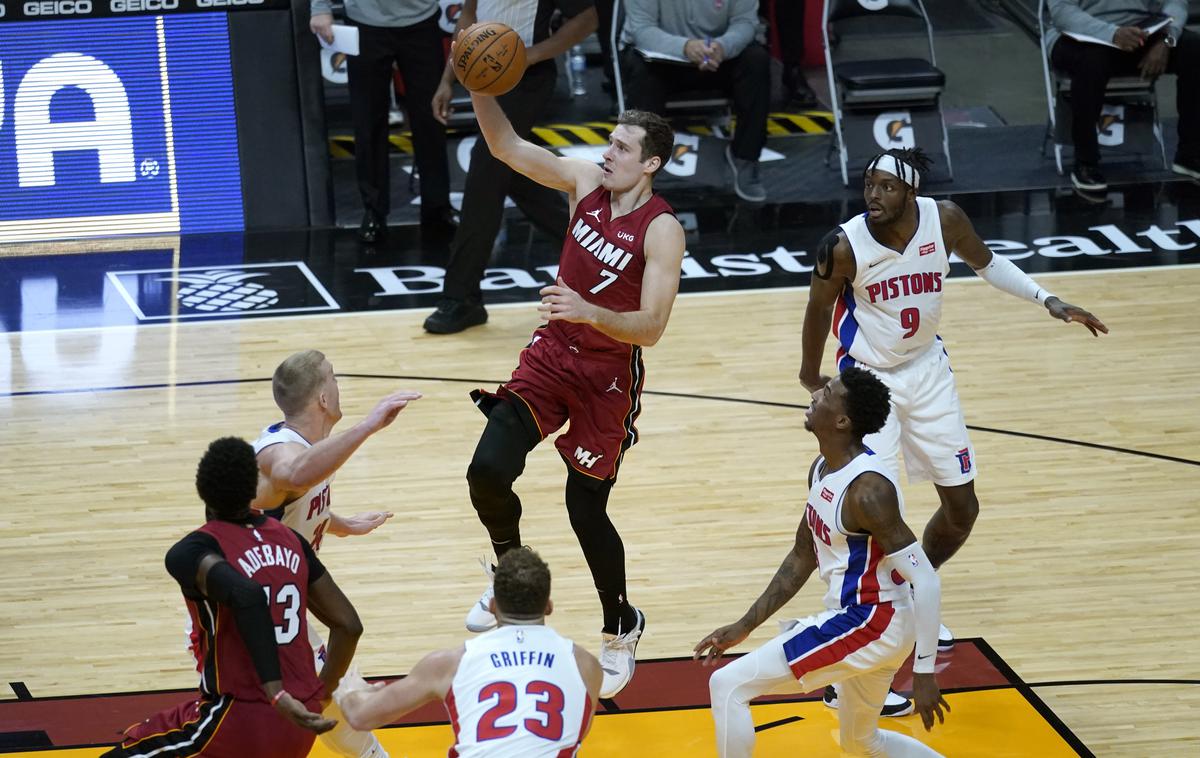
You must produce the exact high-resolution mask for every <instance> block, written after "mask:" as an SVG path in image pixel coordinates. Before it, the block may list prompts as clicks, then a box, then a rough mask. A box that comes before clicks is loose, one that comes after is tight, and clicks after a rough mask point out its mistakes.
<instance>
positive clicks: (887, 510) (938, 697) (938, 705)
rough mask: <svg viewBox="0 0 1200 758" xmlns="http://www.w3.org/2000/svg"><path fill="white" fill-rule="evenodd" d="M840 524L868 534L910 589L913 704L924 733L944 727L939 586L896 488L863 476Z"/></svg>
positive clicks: (848, 497) (884, 480) (854, 486)
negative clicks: (938, 673) (937, 668)
mask: <svg viewBox="0 0 1200 758" xmlns="http://www.w3.org/2000/svg"><path fill="white" fill-rule="evenodd" d="M842 524H843V526H845V527H846V531H848V532H867V533H869V534H870V535H871V536H872V537H873V538H874V539H875V541H876V542H877V543H878V544H879V547H881V548H882V549H883V552H884V553H885V554H886V555H887V559H886V560H887V562H888V565H889V566H890V568H891V569H892V570H894V571H896V572H897V573H899V574H900V575H901V576H903V577H904V578H905V579H906V580H907V581H908V582H909V583H910V584H911V585H912V588H913V607H914V613H915V615H916V617H917V644H916V651H915V652H916V654H915V656H914V657H913V704H914V706H915V707H916V709H917V712H918V713H920V714H921V721H922V722H923V723H924V725H925V729H926V731H928V730H930V729H932V728H933V724H934V718H935V717H936V719H937V721H938V722H943V721H945V716H944V715H943V714H942V709H943V708H945V709H946V712H949V711H950V706H949V705H947V704H946V701H945V700H944V699H943V698H942V694H941V691H940V690H939V689H938V685H937V680H936V679H935V678H934V674H933V665H934V662H935V661H936V659H937V640H938V628H939V626H940V624H941V597H942V594H941V593H942V585H941V581H940V580H939V579H938V575H937V573H935V572H934V570H933V564H932V563H930V561H929V557H928V556H927V555H925V551H924V550H923V549H922V548H921V543H920V542H918V541H917V538H916V536H915V535H914V534H913V533H912V530H911V529H909V528H908V524H906V523H904V519H903V517H901V515H900V502H899V498H897V496H896V487H895V485H894V484H892V483H891V482H890V481H888V479H887V478H886V477H883V476H881V475H879V474H876V473H873V472H868V473H865V474H863V475H861V476H859V477H858V478H857V479H855V480H854V482H853V483H852V484H851V485H850V487H849V489H848V490H847V492H846V497H845V500H844V501H843V506H842Z"/></svg>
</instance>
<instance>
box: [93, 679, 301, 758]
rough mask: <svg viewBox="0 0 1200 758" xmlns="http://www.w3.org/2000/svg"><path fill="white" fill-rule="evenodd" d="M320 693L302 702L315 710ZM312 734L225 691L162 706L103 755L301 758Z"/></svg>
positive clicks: (121, 757) (261, 705) (264, 706)
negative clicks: (215, 694) (174, 704)
mask: <svg viewBox="0 0 1200 758" xmlns="http://www.w3.org/2000/svg"><path fill="white" fill-rule="evenodd" d="M319 696H320V693H319V692H318V693H317V694H316V695H314V696H313V697H312V698H310V699H309V700H308V701H306V702H305V704H304V705H305V706H306V707H307V708H308V709H309V710H310V711H313V712H316V713H319V712H320V711H321V702H320V698H319ZM315 739H316V734H314V733H313V732H310V731H308V730H307V729H301V728H300V727H298V726H296V725H295V724H293V723H292V722H290V721H288V720H287V719H285V718H284V717H283V716H281V715H279V713H278V712H277V711H276V710H275V709H274V708H272V707H271V706H270V704H268V703H260V702H253V701H247V700H236V699H234V698H232V697H229V696H228V695H223V696H219V697H215V698H202V699H199V700H191V701H189V702H186V703H180V704H179V705H177V706H175V707H173V708H168V709H167V710H165V711H162V712H160V713H156V714H155V715H153V716H151V717H150V718H148V719H146V720H145V721H142V722H141V723H138V724H134V725H133V726H131V727H129V728H128V729H126V730H125V739H124V740H123V741H122V742H121V744H120V745H119V746H118V747H115V748H113V749H112V750H110V751H109V752H107V753H105V754H104V757H105V758H109V757H110V756H111V757H112V758H150V756H154V758H175V757H176V756H191V755H204V756H206V757H207V758H245V757H246V756H251V755H253V756H257V757H259V758H303V757H304V756H306V755H308V753H309V750H310V749H311V748H312V745H313V741H314V740H315Z"/></svg>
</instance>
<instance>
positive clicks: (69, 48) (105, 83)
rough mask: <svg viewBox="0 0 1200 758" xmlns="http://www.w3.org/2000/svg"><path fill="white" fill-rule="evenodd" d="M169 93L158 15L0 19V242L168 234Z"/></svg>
mask: <svg viewBox="0 0 1200 758" xmlns="http://www.w3.org/2000/svg"><path fill="white" fill-rule="evenodd" d="M81 23H84V24H87V25H88V28H89V30H91V31H92V32H93V33H91V34H81V33H80V24H81ZM113 25H119V30H120V33H117V29H116V28H111V27H113ZM169 98H170V83H169V80H168V75H167V61H166V49H165V45H164V43H163V28H162V19H160V18H153V17H146V18H138V19H129V18H126V19H96V20H90V21H87V22H69V23H68V22H53V21H51V22H37V23H17V24H8V25H3V26H0V242H11V241H17V240H36V239H50V238H56V237H64V236H71V237H80V236H95V235H100V234H105V235H108V234H123V233H147V232H157V233H173V232H178V231H179V209H178V199H177V190H176V177H175V160H174V155H173V146H172V142H171V123H170V119H171V108H170V100H169Z"/></svg>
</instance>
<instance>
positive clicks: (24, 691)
mask: <svg viewBox="0 0 1200 758" xmlns="http://www.w3.org/2000/svg"><path fill="white" fill-rule="evenodd" d="M8 686H9V687H11V688H12V691H13V694H14V695H16V696H17V700H33V693H31V692H30V691H29V688H28V687H26V686H25V682H9V683H8Z"/></svg>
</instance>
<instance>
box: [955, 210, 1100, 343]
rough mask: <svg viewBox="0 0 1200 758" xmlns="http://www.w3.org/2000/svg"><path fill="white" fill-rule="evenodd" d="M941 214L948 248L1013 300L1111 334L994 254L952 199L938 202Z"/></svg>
mask: <svg viewBox="0 0 1200 758" xmlns="http://www.w3.org/2000/svg"><path fill="white" fill-rule="evenodd" d="M938 213H939V214H940V215H941V219H942V238H943V239H944V240H945V241H946V246H947V247H949V248H950V249H951V250H953V251H954V252H955V254H957V255H958V257H959V258H962V259H963V260H964V261H966V262H967V265H968V266H970V267H971V268H972V269H973V270H974V271H975V273H976V274H978V275H979V278H980V279H983V280H984V281H985V282H987V283H988V284H990V285H992V286H993V287H995V288H996V289H998V290H1001V291H1002V292H1007V293H1008V294H1010V295H1012V296H1013V297H1019V298H1021V299H1022V300H1030V301H1032V302H1035V303H1038V304H1041V305H1044V306H1046V310H1048V311H1049V312H1050V315H1051V316H1053V317H1054V318H1056V319H1060V320H1062V321H1066V322H1067V323H1071V322H1077V323H1080V324H1083V325H1084V326H1085V327H1086V328H1087V330H1088V331H1089V332H1091V333H1092V336H1093V337H1098V336H1100V332H1103V333H1105V334H1108V327H1107V326H1105V325H1104V322H1102V321H1101V320H1100V319H1098V318H1096V317H1095V316H1093V315H1092V314H1091V313H1088V312H1087V311H1086V310H1084V309H1083V308H1080V307H1079V306H1076V305H1071V304H1070V303H1067V302H1064V301H1063V300H1061V299H1059V298H1058V297H1056V296H1055V295H1053V294H1051V292H1050V290H1048V289H1045V288H1044V287H1041V286H1040V285H1039V284H1038V283H1037V282H1035V281H1034V280H1033V278H1032V277H1030V276H1029V275H1028V274H1026V273H1025V272H1024V271H1022V270H1021V269H1019V268H1017V266H1016V264H1014V263H1013V262H1012V261H1010V260H1009V259H1007V258H1005V257H1004V256H1002V255H996V254H995V253H993V252H992V251H991V248H989V247H988V246H987V243H985V242H984V241H983V240H982V239H980V238H979V235H978V234H977V233H976V232H975V227H974V225H973V224H972V223H971V219H970V218H968V217H967V214H966V213H964V212H963V210H962V208H959V207H958V206H957V205H955V204H954V203H952V202H951V201H949V200H942V201H939V202H938Z"/></svg>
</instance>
